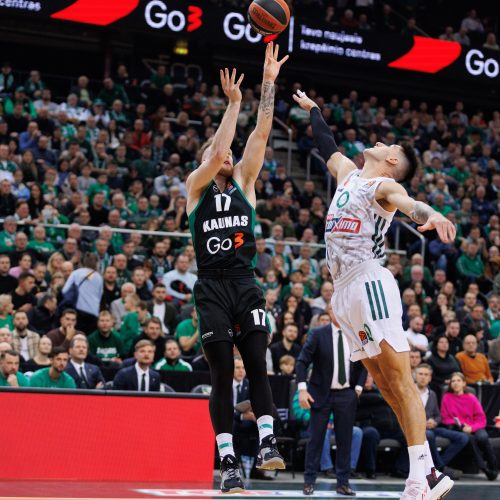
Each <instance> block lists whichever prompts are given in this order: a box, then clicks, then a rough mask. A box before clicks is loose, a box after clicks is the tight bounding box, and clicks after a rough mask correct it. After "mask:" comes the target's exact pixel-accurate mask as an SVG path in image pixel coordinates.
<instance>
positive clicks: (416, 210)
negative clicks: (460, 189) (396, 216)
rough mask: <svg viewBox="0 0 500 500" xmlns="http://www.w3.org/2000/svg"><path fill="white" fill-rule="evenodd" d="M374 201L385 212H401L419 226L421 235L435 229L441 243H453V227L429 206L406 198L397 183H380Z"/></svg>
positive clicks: (405, 193) (404, 190) (454, 233)
mask: <svg viewBox="0 0 500 500" xmlns="http://www.w3.org/2000/svg"><path fill="white" fill-rule="evenodd" d="M376 199H377V201H378V202H379V203H381V204H383V207H384V208H385V209H386V210H388V211H392V212H393V211H395V210H401V212H403V213H404V214H406V215H407V216H408V217H410V219H411V220H412V221H414V222H416V223H417V224H420V227H418V230H419V231H420V232H421V233H423V232H425V231H430V230H431V229H435V230H436V231H437V233H438V236H439V238H440V239H441V241H442V242H443V243H453V241H454V240H455V236H456V234H457V230H456V228H455V225H454V224H453V223H452V222H451V221H449V220H448V219H447V218H446V217H444V216H443V215H441V214H440V213H439V212H436V211H435V210H434V209H433V208H431V207H430V206H429V205H426V204H425V203H422V202H421V201H415V200H414V199H413V198H411V197H410V196H408V193H407V192H406V189H405V188H404V187H402V186H401V185H400V184H398V183H397V182H382V183H381V184H380V186H379V187H378V189H377V195H376Z"/></svg>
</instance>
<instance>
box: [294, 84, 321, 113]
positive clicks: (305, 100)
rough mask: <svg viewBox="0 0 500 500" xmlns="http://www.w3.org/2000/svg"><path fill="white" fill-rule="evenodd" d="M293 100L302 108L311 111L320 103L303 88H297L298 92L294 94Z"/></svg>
mask: <svg viewBox="0 0 500 500" xmlns="http://www.w3.org/2000/svg"><path fill="white" fill-rule="evenodd" d="M292 97H293V100H294V101H295V102H296V103H297V104H298V105H299V106H300V107H301V108H302V109H305V110H306V111H311V109H312V108H317V107H318V105H317V104H316V103H315V102H314V101H313V100H312V99H310V98H309V97H307V95H306V93H305V92H302V90H300V89H297V94H293V96H292Z"/></svg>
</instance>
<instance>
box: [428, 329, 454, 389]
mask: <svg viewBox="0 0 500 500" xmlns="http://www.w3.org/2000/svg"><path fill="white" fill-rule="evenodd" d="M427 363H428V364H429V366H430V367H431V370H432V382H433V384H434V385H433V387H434V389H435V390H436V391H437V390H439V389H440V386H442V385H443V384H449V383H450V377H451V374H452V373H454V372H457V371H460V367H459V365H458V363H457V361H456V359H455V356H454V354H451V353H450V342H449V340H448V337H447V336H446V335H441V336H440V337H437V338H436V339H434V341H433V346H432V354H431V356H430V357H429V358H428V359H427Z"/></svg>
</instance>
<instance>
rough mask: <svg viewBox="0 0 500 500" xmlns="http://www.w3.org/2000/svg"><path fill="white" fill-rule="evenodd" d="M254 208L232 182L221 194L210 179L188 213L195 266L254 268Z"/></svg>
mask: <svg viewBox="0 0 500 500" xmlns="http://www.w3.org/2000/svg"><path fill="white" fill-rule="evenodd" d="M254 226H255V209H254V208H253V207H252V206H251V205H250V203H249V201H248V200H247V199H246V197H245V195H244V194H243V191H242V190H241V188H240V187H239V186H238V184H237V183H236V182H235V181H234V179H231V178H230V179H228V182H227V186H226V190H225V191H224V192H223V193H221V192H220V191H219V188H218V187H217V185H216V184H215V182H213V181H212V182H211V183H210V184H209V185H208V187H207V189H206V190H205V192H204V193H203V195H202V197H201V198H200V201H199V202H198V205H197V206H196V208H195V209H194V210H193V211H192V212H191V213H190V214H189V228H190V229H191V234H192V235H193V243H194V249H195V252H196V262H197V264H198V269H253V268H254V267H255V257H256V247H255V235H254Z"/></svg>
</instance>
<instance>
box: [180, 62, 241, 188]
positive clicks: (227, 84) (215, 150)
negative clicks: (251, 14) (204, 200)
mask: <svg viewBox="0 0 500 500" xmlns="http://www.w3.org/2000/svg"><path fill="white" fill-rule="evenodd" d="M243 77H244V75H243V74H241V76H240V77H239V78H238V80H236V69H233V71H232V73H231V75H230V74H229V70H228V69H227V68H226V69H225V70H224V71H223V70H220V81H221V86H222V90H223V91H224V94H225V95H226V96H227V97H228V99H229V104H228V106H227V108H226V112H225V113H224V117H223V118H222V122H221V124H220V125H219V128H218V129H217V132H216V133H215V135H214V139H213V142H212V144H211V145H210V147H209V148H208V149H207V151H206V152H205V153H204V156H203V159H202V163H201V165H200V166H199V167H198V168H197V169H196V170H195V171H194V172H193V173H192V174H191V175H190V176H189V177H188V179H187V182H186V187H187V189H188V192H189V194H191V195H192V196H196V192H200V193H201V192H202V191H203V190H204V189H205V188H206V187H207V185H208V184H209V183H210V181H211V180H212V179H213V178H214V177H215V176H216V175H217V173H218V172H219V170H220V168H221V166H222V164H223V163H224V160H225V159H226V158H227V155H228V154H230V148H231V143H232V142H233V139H234V134H235V132H236V121H237V119H238V114H239V112H240V105H241V90H240V85H241V82H242V81H243Z"/></svg>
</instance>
